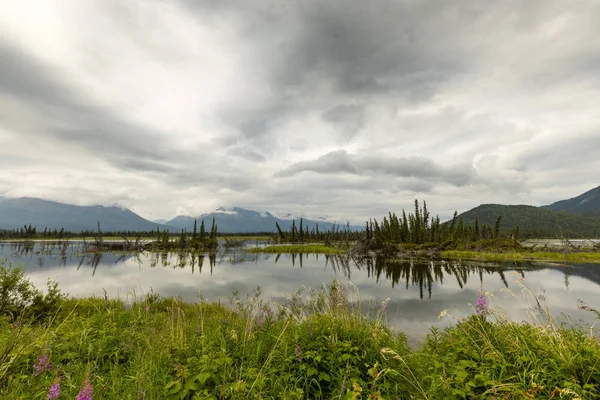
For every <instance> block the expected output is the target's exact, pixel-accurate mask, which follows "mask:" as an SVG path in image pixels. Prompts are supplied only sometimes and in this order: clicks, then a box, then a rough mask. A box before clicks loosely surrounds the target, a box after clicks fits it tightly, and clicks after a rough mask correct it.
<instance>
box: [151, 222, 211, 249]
mask: <svg viewBox="0 0 600 400" xmlns="http://www.w3.org/2000/svg"><path fill="white" fill-rule="evenodd" d="M154 233H155V235H153V236H156V238H157V239H156V241H155V242H154V246H153V247H154V249H155V250H174V249H179V250H196V251H203V250H212V249H215V248H217V246H218V241H217V235H218V227H217V223H216V221H215V217H213V219H212V225H211V227H210V231H207V230H206V228H205V225H204V219H203V220H202V221H201V222H200V228H199V229H198V220H197V219H194V227H193V229H192V233H191V234H188V233H187V232H186V231H185V229H182V230H181V234H180V235H178V236H176V237H173V235H171V234H170V233H169V232H168V231H167V230H164V231H162V232H161V231H160V228H157V230H156V232H154ZM172 237H173V240H171V238H172Z"/></svg>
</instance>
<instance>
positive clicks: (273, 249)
mask: <svg viewBox="0 0 600 400" xmlns="http://www.w3.org/2000/svg"><path fill="white" fill-rule="evenodd" d="M249 251H250V252H252V253H277V254H283V253H306V254H308V253H313V254H314V253H321V254H338V253H341V252H342V251H343V250H342V249H339V248H336V247H332V246H324V245H320V244H305V245H277V246H267V247H255V248H251V249H249Z"/></svg>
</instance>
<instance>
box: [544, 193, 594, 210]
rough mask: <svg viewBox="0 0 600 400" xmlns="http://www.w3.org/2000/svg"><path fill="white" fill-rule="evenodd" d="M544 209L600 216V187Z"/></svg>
mask: <svg viewBox="0 0 600 400" xmlns="http://www.w3.org/2000/svg"><path fill="white" fill-rule="evenodd" d="M543 207H544V208H548V209H550V210H555V211H569V212H574V213H579V214H597V215H600V186H598V187H597V188H594V189H592V190H588V191H587V192H585V193H583V194H580V195H579V196H577V197H573V198H572V199H568V200H561V201H557V202H556V203H552V204H550V205H547V206H543Z"/></svg>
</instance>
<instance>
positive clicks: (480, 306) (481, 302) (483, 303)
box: [475, 290, 489, 316]
mask: <svg viewBox="0 0 600 400" xmlns="http://www.w3.org/2000/svg"><path fill="white" fill-rule="evenodd" d="M475 312H477V314H479V315H483V316H485V315H487V314H488V313H489V309H488V304H487V298H486V297H485V294H484V293H483V290H482V291H480V292H479V297H478V298H477V305H476V306H475Z"/></svg>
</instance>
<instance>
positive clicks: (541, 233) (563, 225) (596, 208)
mask: <svg viewBox="0 0 600 400" xmlns="http://www.w3.org/2000/svg"><path fill="white" fill-rule="evenodd" d="M499 215H501V216H502V221H501V227H502V229H503V230H512V229H513V228H515V227H516V226H519V230H520V232H521V234H522V235H524V236H529V237H557V238H562V237H568V238H578V237H582V238H583V237H585V238H592V237H594V238H599V237H600V186H598V187H596V188H594V189H592V190H589V191H587V192H585V193H583V194H581V195H579V196H577V197H573V198H571V199H568V200H560V201H557V202H555V203H552V204H549V205H545V206H541V207H534V206H528V205H509V206H507V205H502V204H482V205H480V206H477V207H475V208H473V209H471V210H469V211H466V212H464V213H462V214H460V215H459V217H461V218H462V220H463V222H464V223H467V224H472V223H474V222H475V220H478V222H479V223H480V224H487V225H490V226H493V225H494V224H495V223H496V219H497V218H498V216H499Z"/></svg>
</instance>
